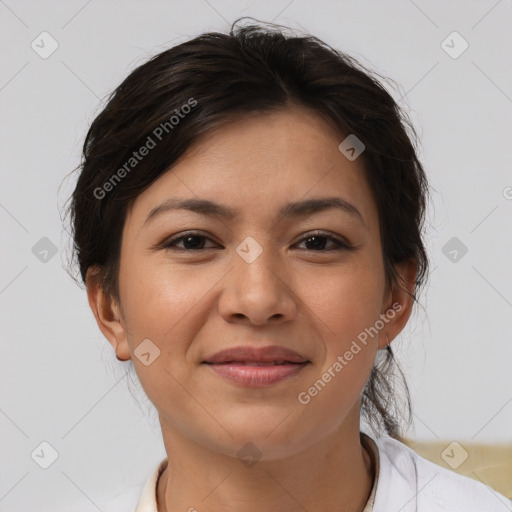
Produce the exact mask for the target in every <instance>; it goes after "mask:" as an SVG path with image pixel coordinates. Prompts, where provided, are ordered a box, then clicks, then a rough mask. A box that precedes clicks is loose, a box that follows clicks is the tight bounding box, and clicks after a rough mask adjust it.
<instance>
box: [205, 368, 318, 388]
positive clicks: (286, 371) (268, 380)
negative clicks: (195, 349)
mask: <svg viewBox="0 0 512 512" xmlns="http://www.w3.org/2000/svg"><path fill="white" fill-rule="evenodd" d="M307 364H308V363H301V364H293V363H289V364H280V365H276V366H247V365H242V364H236V363H223V364H207V365H208V366H209V367H210V368H211V369H212V370H214V371H215V372H216V373H217V374H218V375H220V376H221V377H224V378H225V379H228V380H230V381H232V382H236V383H237V384H242V385H244V386H253V387H260V386H268V385H270V384H275V383H276V382H280V381H282V380H284V379H286V378H288V377H291V376H293V375H297V374H298V373H299V372H300V371H301V370H302V369H303V368H304V367H305V366H306V365H307Z"/></svg>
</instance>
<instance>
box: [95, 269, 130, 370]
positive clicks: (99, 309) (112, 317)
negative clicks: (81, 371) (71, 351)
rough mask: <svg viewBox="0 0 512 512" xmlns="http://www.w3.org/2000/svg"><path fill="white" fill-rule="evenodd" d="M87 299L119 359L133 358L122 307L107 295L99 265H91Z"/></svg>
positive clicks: (99, 325)
mask: <svg viewBox="0 0 512 512" xmlns="http://www.w3.org/2000/svg"><path fill="white" fill-rule="evenodd" d="M86 287H87V299H88V301H89V306H90V307H91V310H92V312H93V314H94V317H95V318H96V323H97V324H98V327H99V328H100V330H101V332H102V333H103V335H104V336H105V338H107V340H108V341H109V343H110V344H111V345H112V347H113V348H114V351H115V353H116V356H117V358H118V359H121V360H124V361H128V360H129V359H131V355H130V347H129V345H128V340H127V336H126V328H125V326H124V322H122V313H121V308H120V307H119V305H118V304H117V302H116V301H115V300H114V299H112V298H110V297H109V296H107V295H106V294H105V292H104V290H103V288H102V286H101V281H100V279H99V267H97V266H94V267H89V269H87V274H86Z"/></svg>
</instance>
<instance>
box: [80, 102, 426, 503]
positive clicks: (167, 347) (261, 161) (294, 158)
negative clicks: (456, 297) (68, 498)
mask: <svg viewBox="0 0 512 512" xmlns="http://www.w3.org/2000/svg"><path fill="white" fill-rule="evenodd" d="M344 138H345V136H343V135H340V133H338V132H337V131H336V130H335V129H334V128H333V127H332V126H331V125H329V124H327V122H326V121H324V120H323V119H321V118H320V117H318V116H317V115H316V114H315V113H311V112H309V111H307V110H303V109H301V108H293V109H291V108H290V109H287V110H283V111H278V112H273V113H267V114H261V115H258V116H255V117H252V118H250V119H240V120H237V121H234V122H231V123H229V124H227V125H224V126H221V127H219V128H217V129H216V130H214V131H211V132H209V133H208V134H206V135H205V136H203V137H202V138H201V139H200V140H199V141H198V142H197V143H196V144H194V146H193V147H192V148H190V150H189V151H188V152H187V153H186V154H185V155H184V156H183V157H182V158H180V160H179V161H178V162H177V163H176V165H175V166H174V167H173V168H172V169H171V170H170V171H168V172H167V173H165V174H164V175H162V176H161V177H160V178H159V179H158V180H157V181H156V182H155V183H153V184H152V185H151V187H149V188H148V189H146V190H145V191H144V192H143V193H142V194H140V195H139V196H138V197H137V198H136V200H135V201H134V204H133V206H132V208H131V209H130V211H129V213H128V215H127V218H126V221H125V225H124V230H123V236H122V247H121V261H120V272H119V288H120V303H118V302H117V301H115V300H113V299H111V298H109V297H107V296H106V295H105V294H104V293H103V291H102V289H101V287H100V286H99V285H98V282H97V279H96V278H95V277H96V275H97V269H96V268H91V269H89V272H88V275H87V292H88V298H89V303H90V306H91V309H92V311H93V313H94V315H95V317H96V320H97V322H98V325H99V327H100V329H101V331H102V332H103V334H104V335H105V336H106V338H107V339H108V340H109V342H110V343H111V344H112V346H113V348H114V349H115V351H116V354H117V355H118V356H119V357H120V358H123V359H126V360H128V359H131V360H132V361H133V365H134V367H135V370H136V372H137V375H138V377H139V379H140V382H141V384H142V387H143V389H144V390H145V393H146V394H147V396H148V397H149V399H150V400H151V401H152V403H153V404H154V406H155V407H156V409H157V410H158V413H159V420H160V424H161V428H162V435H163V440H164V444H165V448H166V452H167V455H168V459H169V461H171V462H170V466H169V467H167V469H166V470H165V471H164V472H163V474H162V476H161V477H160V480H159V483H158V490H157V494H158V501H159V510H161V511H166V512H177V511H186V510H189V509H190V508H191V507H195V508H196V509H197V510H198V511H199V512H213V511H215V512H219V511H233V510H237V511H239V512H256V511H258V512H260V511H261V510H279V511H280V512H287V511H290V512H292V511H293V512H296V511H297V510H299V509H301V510H302V509H305V510H315V511H317V512H324V511H325V512H331V511H333V510H344V511H361V510H362V509H363V508H364V505H365V504H366V501H367V499H368V496H369V494H370V490H371V486H372V483H373V478H374V475H373V472H372V469H371V464H370V460H369V458H368V454H367V453H366V451H365V450H364V449H363V447H362V445H361V442H360V437H359V435H360V433H359V432H360V431H359V427H360V423H359V421H360V419H359V418H360V406H361V394H362V391H363V388H364V385H365V383H366V381H367V379H368V377H369V374H370V371H371V368H372V366H373V363H374V359H375V356H376V354H377V351H378V350H379V349H384V348H385V347H386V345H387V343H388V341H391V340H393V338H395V337H396V336H397V334H399V332H400V331H401V330H402V329H403V327H404V326H405V324H406V322H407V320H408V318H409V315H410V312H411V307H412V299H411V297H410V295H408V294H407V292H406V291H405V290H404V289H402V288H400V287H398V286H395V285H393V286H392V287H391V288H387V287H386V283H385V276H384V266H383V261H382V253H381V241H380V235H379V217H378V212H377V208H376V204H375V202H374V199H373V197H372V194H371V192H370V188H369V185H368V183H367V182H366V178H365V176H364V167H363V166H364V162H363V158H362V157H359V158H357V159H356V160H354V161H350V160H348V159H347V158H346V157H345V156H344V155H343V154H342V153H341V152H340V151H339V150H338V145H339V143H340V142H341V141H342V140H343V139H344ZM332 196H337V197H340V198H343V199H344V200H346V201H348V202H350V203H351V204H352V205H354V206H355V207H356V208H357V209H358V210H359V212H360V214H361V216H362V221H361V220H359V219H358V217H357V216H355V215H350V214H349V213H346V212H344V211H341V210H339V209H328V210H325V211H322V212H317V213H314V214H311V215H306V216H304V217H300V218H291V219H284V218H276V215H277V211H278V210H279V208H280V207H281V206H282V205H283V204H285V203H287V202H289V201H299V200H303V199H309V198H313V197H314V198H320V197H332ZM170 197H179V198H201V199H209V200H212V201H215V202H217V203H221V204H225V205H228V206H230V207H232V208H235V209H237V210H238V215H237V216H236V218H235V219H232V220H221V219H218V218H215V217H211V216H204V215H200V214H198V213H195V212H189V211H185V210H176V211H168V212H166V213H163V214H161V215H158V216H155V217H154V218H153V219H152V220H150V221H149V222H148V223H147V224H144V221H145V219H146V216H147V215H148V213H149V212H150V211H151V210H152V209H153V208H154V207H156V206H158V205H160V204H161V203H162V202H163V201H165V200H166V199H168V198H170ZM186 230H194V231H198V232H200V233H199V234H200V235H203V236H205V237H206V238H205V239H202V238H200V239H199V240H198V241H197V240H196V241H195V242H194V241H193V243H192V247H198V246H199V247H200V248H201V247H205V248H203V249H200V250H197V249H196V250H195V252H194V250H193V249H190V247H191V244H189V245H186V244H185V243H184V242H183V240H182V241H181V242H178V248H181V249H182V250H181V251H179V250H176V249H175V250H173V249H171V248H164V247H162V245H163V243H164V242H165V241H167V240H168V239H169V238H170V237H171V236H172V235H179V234H180V233H181V234H183V232H184V231H186ZM313 230H322V232H324V233H322V235H323V236H329V235H331V236H334V237H335V238H337V239H340V240H342V241H345V242H348V243H349V244H350V245H351V246H353V247H354V250H351V251H350V250H347V249H344V248H340V249H339V250H329V249H332V248H335V247H336V244H335V243H334V242H332V241H330V240H329V239H323V238H321V239H320V244H319V247H320V248H315V247H318V246H315V245H314V244H311V243H307V242H306V241H304V240H305V239H306V240H307V238H308V234H310V232H311V231H313ZM248 236H251V237H253V238H254V239H255V240H256V241H257V242H258V244H259V245H260V246H261V248H262V253H261V254H260V255H259V257H258V258H257V259H256V260H255V261H253V262H252V263H248V262H247V261H246V260H244V259H243V258H241V257H240V256H239V254H238V253H237V252H236V248H237V247H238V246H239V245H240V244H241V243H242V242H243V241H244V239H245V238H246V237H248ZM322 243H324V245H323V246H322ZM194 244H196V245H194ZM184 247H188V248H189V249H188V252H186V251H185V250H184V249H183V248H184ZM397 270H398V271H399V273H400V274H401V275H402V277H403V278H404V279H405V280H406V282H407V286H408V289H409V292H412V291H413V288H414V282H415V278H416V271H417V267H416V264H415V263H414V262H413V261H410V262H406V263H403V264H401V265H400V266H398V267H397ZM392 304H400V306H401V310H400V311H399V312H397V313H396V314H395V315H394V317H393V318H392V319H391V320H389V322H387V323H385V326H384V327H383V328H382V329H381V330H380V331H379V333H378V335H376V336H374V337H369V339H368V343H367V344H366V346H364V345H361V347H362V349H361V351H360V352H359V353H358V354H357V355H355V356H354V358H353V359H352V360H351V361H350V362H349V363H348V364H347V365H346V366H345V367H344V368H343V370H342V371H341V372H339V373H337V374H336V376H335V377H334V378H332V380H331V381H330V382H329V383H328V384H327V385H326V386H325V387H324V388H323V390H322V391H321V392H319V393H318V394H317V396H315V397H312V398H311V401H310V402H309V403H308V404H306V405H304V404H302V403H300V402H299V400H298V399H297V396H298V394H299V393H300V392H302V391H307V390H308V388H310V387H311V386H312V385H313V384H314V382H315V381H317V380H318V379H319V378H320V377H321V375H322V374H323V373H324V372H326V371H327V369H328V368H329V367H331V366H332V365H333V363H334V362H335V361H336V360H337V357H338V356H340V355H343V354H344V353H345V352H346V351H347V350H348V349H349V347H350V345H351V343H352V342H353V341H354V340H356V339H357V336H358V334H360V333H361V332H362V331H364V329H365V328H368V327H370V326H373V325H374V324H375V322H376V321H377V320H378V319H379V317H380V316H379V315H381V314H386V311H388V310H390V308H392ZM144 339H150V340H151V341H152V342H153V343H154V344H155V345H156V346H157V347H158V348H159V350H160V355H159V357H157V358H156V359H155V360H154V361H153V362H152V363H151V364H149V365H148V366H146V365H144V364H143V363H142V362H141V361H140V360H139V359H138V357H136V355H135V354H134V351H135V349H136V348H137V346H138V345H139V344H140V343H141V341H142V340H144ZM240 344H253V345H256V346H264V345H270V344H276V345H282V346H284V347H287V348H291V349H293V350H296V351H297V352H299V353H301V354H302V355H304V356H305V357H307V359H309V360H310V361H311V363H310V364H309V365H308V366H307V367H305V368H304V369H303V370H301V372H299V373H298V374H297V375H295V376H293V377H290V378H287V379H285V380H283V381H281V382H279V383H277V384H274V385H272V386H269V387H266V388H259V389H255V388H249V387H245V386H241V385H237V384H234V383H232V382H230V381H227V380H225V379H223V378H222V377H220V376H218V375H217V374H216V373H215V372H214V371H212V370H211V368H209V367H208V366H206V365H204V364H201V362H202V361H203V360H204V359H205V358H206V357H207V356H209V355H212V354H213V353H215V352H217V351H219V350H221V349H224V348H227V347H233V346H236V345H240ZM249 442H250V443H252V445H254V446H255V447H256V448H257V450H258V453H259V456H260V458H259V460H258V461H257V462H256V463H255V464H254V465H251V466H248V465H246V464H244V463H243V461H241V460H240V458H239V457H238V456H237V452H238V451H239V450H240V449H241V447H243V446H244V445H245V444H246V443H249Z"/></svg>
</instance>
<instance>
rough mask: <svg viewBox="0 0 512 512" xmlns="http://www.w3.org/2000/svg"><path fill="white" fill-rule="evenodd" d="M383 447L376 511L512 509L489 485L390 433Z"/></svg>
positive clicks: (382, 440) (502, 511)
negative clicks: (428, 456) (440, 463)
mask: <svg viewBox="0 0 512 512" xmlns="http://www.w3.org/2000/svg"><path fill="white" fill-rule="evenodd" d="M371 437H372V439H373V440H374V441H375V443H376V444H377V447H378V449H379V478H378V482H377V490H376V495H375V505H374V512H392V511H394V510H395V509H396V511H397V512H398V510H400V512H445V511H446V512H448V511H450V512H493V511H496V512H511V511H512V502H511V501H510V500H509V499H508V498H506V497H505V496H503V495H501V494H499V493H497V492H496V491H494V490H493V489H491V488H490V487H489V486H487V485H485V484H483V483H482V482H479V481H477V480H473V479H472V478H469V477H466V476H462V475H460V474H458V473H455V472H453V471H451V470H449V469H446V468H443V467H441V466H438V465H437V464H434V463H433V462H430V461H428V460H427V459H424V458H423V457H421V456H420V455H418V454H417V453H416V452H415V451H414V450H412V449H411V448H409V447H408V446H406V445H405V444H403V443H401V442H399V441H397V440H396V439H393V438H391V437H389V436H382V437H374V436H371Z"/></svg>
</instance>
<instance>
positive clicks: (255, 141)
mask: <svg viewBox="0 0 512 512" xmlns="http://www.w3.org/2000/svg"><path fill="white" fill-rule="evenodd" d="M345 137H346V134H341V133H339V132H338V131H337V130H335V129H334V128H333V127H332V126H331V125H330V124H329V123H328V122H326V121H325V120H323V119H322V118H321V117H320V116H318V115H317V114H315V113H313V112H310V111H308V110H305V109H301V108H295V109H289V110H283V111H277V112H272V113H265V114H257V115H254V116H253V117H249V118H243V119H237V120H235V121H231V122H229V123H227V124H225V125H222V126H220V127H218V128H216V129H214V130H212V131H210V132H208V133H206V134H204V135H203V136H202V137H201V138H200V139H198V140H197V141H196V143H195V144H194V145H193V146H192V147H191V148H189V150H188V151H187V152H186V153H185V154H184V155H182V157H181V158H180V159H179V160H178V161H177V162H176V163H175V164H174V165H173V167H172V168H171V170H170V171H169V172H167V173H165V174H163V175H162V176H161V177H160V178H159V179H158V180H156V181H155V182H154V183H153V184H152V185H151V186H150V187H149V188H148V189H146V190H145V191H144V192H143V193H142V194H140V195H139V196H138V197H137V199H136V201H135V203H134V205H133V208H132V211H131V216H132V217H133V218H132V221H133V222H135V223H136V224H138V225H139V226H141V225H142V223H143V222H144V221H145V219H146V217H147V215H148V214H149V213H150V212H151V210H152V209H154V208H155V206H158V205H159V204H160V203H162V202H164V201H166V200H167V199H168V198H169V197H173V198H175V197H179V198H195V199H208V200H211V201H214V202H218V203H220V204H224V205H229V206H230V208H231V209H233V210H236V211H237V212H239V214H238V215H237V219H236V220H240V221H243V220H244V219H255V218H256V217H261V218H264V217H266V216H268V217H269V218H270V216H271V215H272V214H273V213H275V212H276V211H277V210H278V209H280V208H281V207H282V205H283V204H285V203H288V202H290V201H299V200H303V199H308V198H310V197H326V196H329V197H333V196H338V197H340V198H342V199H344V200H346V201H347V202H349V203H351V204H353V205H355V206H356V208H357V209H358V210H359V211H360V213H361V216H362V217H363V220H364V222H365V224H366V225H370V224H371V223H372V222H375V220H376V217H377V211H376V206H375V204H374V202H373V199H372V194H371V190H370V187H369V184H368V183H367V178H366V174H365V169H364V162H363V158H362V157H359V158H357V159H356V160H353V161H350V160H348V159H347V158H346V157H345V156H344V154H342V153H341V152H340V151H339V149H338V146H339V144H340V143H341V142H342V140H343V139H344V138H345Z"/></svg>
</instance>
